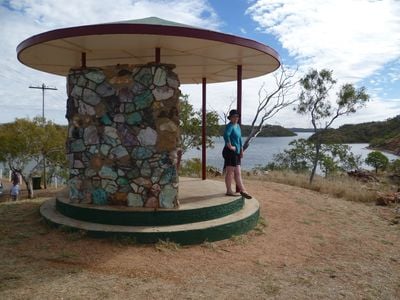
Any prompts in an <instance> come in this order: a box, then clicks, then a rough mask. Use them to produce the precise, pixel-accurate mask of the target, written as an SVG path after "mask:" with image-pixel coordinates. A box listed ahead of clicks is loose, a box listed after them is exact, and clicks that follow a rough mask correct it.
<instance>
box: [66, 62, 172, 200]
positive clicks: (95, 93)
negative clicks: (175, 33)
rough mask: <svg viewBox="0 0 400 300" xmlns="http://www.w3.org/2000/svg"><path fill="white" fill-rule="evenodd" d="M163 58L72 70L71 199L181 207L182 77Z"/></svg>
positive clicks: (69, 111) (69, 89)
mask: <svg viewBox="0 0 400 300" xmlns="http://www.w3.org/2000/svg"><path fill="white" fill-rule="evenodd" d="M173 68H174V66H172V65H165V64H152V63H150V64H147V65H135V66H131V65H118V66H114V67H105V68H101V69H100V68H87V69H73V70H71V71H70V73H69V75H68V79H67V93H68V101H67V115H66V117H67V119H68V124H69V126H68V138H67V155H68V160H69V169H70V179H69V191H70V201H71V202H75V203H92V204H96V205H125V206H133V207H152V208H176V207H178V205H179V203H178V197H177V196H178V173H177V167H176V152H177V146H178V144H179V115H178V112H179V95H180V90H179V79H178V77H177V75H176V74H175V73H174V72H173V71H172V69H173Z"/></svg>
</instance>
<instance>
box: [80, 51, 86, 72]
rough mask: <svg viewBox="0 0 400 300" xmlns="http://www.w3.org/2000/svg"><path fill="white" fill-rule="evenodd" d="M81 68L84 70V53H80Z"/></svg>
mask: <svg viewBox="0 0 400 300" xmlns="http://www.w3.org/2000/svg"><path fill="white" fill-rule="evenodd" d="M81 68H82V69H85V68H86V52H82V54H81Z"/></svg>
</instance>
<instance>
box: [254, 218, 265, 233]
mask: <svg viewBox="0 0 400 300" xmlns="http://www.w3.org/2000/svg"><path fill="white" fill-rule="evenodd" d="M267 226H268V223H267V220H266V219H265V218H264V217H263V216H260V217H259V218H258V222H257V225H256V227H254V231H255V232H256V234H257V235H261V234H264V233H265V228H266V227H267Z"/></svg>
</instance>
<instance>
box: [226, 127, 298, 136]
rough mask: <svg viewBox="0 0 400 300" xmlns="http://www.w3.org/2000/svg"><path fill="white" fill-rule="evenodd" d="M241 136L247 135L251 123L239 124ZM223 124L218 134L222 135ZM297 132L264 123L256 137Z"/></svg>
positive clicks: (294, 134) (288, 134) (287, 134)
mask: <svg viewBox="0 0 400 300" xmlns="http://www.w3.org/2000/svg"><path fill="white" fill-rule="evenodd" d="M240 128H241V130H242V136H244V137H245V136H249V134H250V131H251V125H240ZM224 129H225V125H220V129H219V130H220V135H221V136H223V135H224ZM296 135H297V134H296V133H295V132H293V131H291V130H289V129H286V128H284V127H282V126H279V125H266V126H265V127H264V128H263V130H262V131H261V132H260V134H259V135H258V137H282V136H296Z"/></svg>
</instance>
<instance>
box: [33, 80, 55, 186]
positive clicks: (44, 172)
mask: <svg viewBox="0 0 400 300" xmlns="http://www.w3.org/2000/svg"><path fill="white" fill-rule="evenodd" d="M29 88H30V89H40V90H42V122H43V126H44V91H45V90H57V88H53V87H48V86H46V85H45V84H44V83H42V85H41V86H29ZM46 181H47V180H46V157H45V156H44V155H43V187H44V189H47V182H46Z"/></svg>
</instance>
